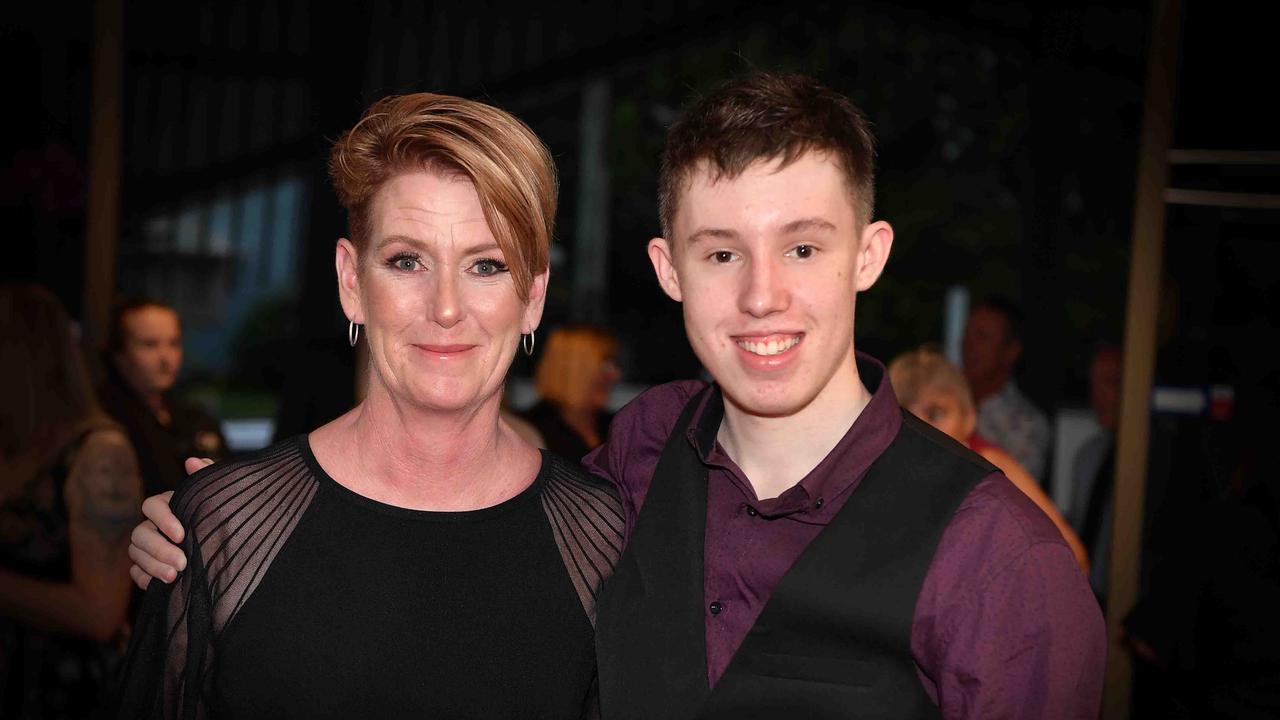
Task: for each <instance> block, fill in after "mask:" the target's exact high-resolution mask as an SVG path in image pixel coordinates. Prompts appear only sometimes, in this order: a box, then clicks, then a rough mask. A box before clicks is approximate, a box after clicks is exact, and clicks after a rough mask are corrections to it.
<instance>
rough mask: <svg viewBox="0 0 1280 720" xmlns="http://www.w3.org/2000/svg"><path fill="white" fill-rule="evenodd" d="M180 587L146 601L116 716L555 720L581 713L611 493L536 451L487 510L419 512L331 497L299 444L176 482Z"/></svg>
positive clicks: (618, 528)
mask: <svg viewBox="0 0 1280 720" xmlns="http://www.w3.org/2000/svg"><path fill="white" fill-rule="evenodd" d="M172 507H173V508H174V511H175V513H176V514H177V515H178V517H179V518H180V519H181V520H182V521H183V524H184V526H185V527H186V528H187V529H188V532H187V539H186V540H185V541H184V543H183V547H184V550H185V551H186V553H187V556H188V558H189V560H188V568H187V570H186V571H185V572H184V573H183V574H182V575H181V576H180V578H179V580H178V582H176V583H174V584H173V585H172V586H170V585H164V584H162V583H158V582H153V583H152V584H151V587H150V589H149V590H148V591H147V596H146V599H145V602H144V606H143V609H142V613H141V614H140V617H139V621H138V628H137V630H136V631H135V635H134V641H133V647H131V649H130V656H129V659H128V667H127V670H126V678H125V692H124V696H123V698H122V707H121V709H120V715H121V717H139V716H143V717H237V718H239V717H264V718H265V717H272V718H278V717H334V718H339V717H343V718H346V717H379V718H383V717H386V718H392V717H419V718H421V717H441V718H445V717H448V718H455V717H457V718H464V717H475V718H517V717H519V718H574V717H582V716H586V715H591V714H593V713H594V711H595V652H594V630H593V626H594V619H595V618H594V613H595V595H596V591H597V590H598V588H599V586H600V583H601V581H602V580H603V579H604V578H605V577H607V576H608V575H609V574H610V573H611V572H612V570H613V565H614V563H615V562H616V561H617V558H618V555H619V554H620V552H621V545H622V532H623V516H622V509H621V505H620V503H619V501H618V497H617V494H616V492H615V491H614V490H613V488H612V487H611V486H609V485H607V484H605V483H604V482H602V481H600V480H597V479H595V478H593V477H592V476H590V475H587V474H586V473H585V472H584V471H583V470H582V469H581V468H580V467H578V466H577V464H575V463H569V462H567V461H565V460H562V459H560V458H558V457H556V456H555V455H552V454H550V453H545V452H544V453H543V457H542V468H541V470H540V471H539V473H538V476H537V478H536V479H535V480H534V482H533V484H532V485H531V486H530V487H529V488H528V489H526V490H525V491H523V492H521V493H520V494H519V495H517V496H516V497H514V498H511V499H510V500H507V501H505V502H503V503H500V504H499V505H496V506H494V507H491V508H486V509H483V510H476V511H471V512H425V511H416V510H407V509H404V508H397V507H393V506H390V505H385V504H382V503H379V502H376V501H374V500H370V499H368V498H365V497H363V496H361V495H358V494H356V493H354V492H352V491H350V490H348V489H346V488H345V487H343V486H342V485H339V484H338V483H337V482H335V481H334V480H333V479H331V478H330V477H329V476H328V475H326V474H325V472H324V471H323V470H322V469H321V468H320V466H319V464H318V463H317V462H316V461H315V457H314V456H313V455H312V454H311V450H310V447H309V445H308V443H307V440H306V437H305V436H301V437H298V438H294V439H292V440H288V441H285V442H283V443H281V444H279V445H276V446H274V447H272V448H269V449H267V450H265V451H262V452H261V453H258V454H255V455H253V456H251V457H249V458H246V459H243V460H239V461H235V462H229V463H223V464H219V465H215V466H213V467H210V468H208V469H207V470H204V471H202V472H200V473H197V474H196V475H193V476H192V478H191V479H190V481H189V482H187V483H185V484H184V485H183V486H182V487H181V488H180V489H179V490H178V492H177V493H176V494H175V495H174V498H173V501H172Z"/></svg>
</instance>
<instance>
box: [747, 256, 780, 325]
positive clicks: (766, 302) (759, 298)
mask: <svg viewBox="0 0 1280 720" xmlns="http://www.w3.org/2000/svg"><path fill="white" fill-rule="evenodd" d="M786 282H787V281H786V278H785V276H784V275H783V273H781V272H780V269H779V268H777V267H775V266H774V264H773V263H770V262H761V261H750V262H749V264H748V266H747V268H746V275H745V277H744V278H743V283H742V290H741V292H740V293H739V294H738V309H739V310H741V311H742V312H744V313H747V314H749V315H754V316H756V317H764V316H766V315H771V314H773V313H775V312H780V311H782V310H786V309H787V305H788V303H789V302H790V298H791V290H790V288H789V287H787V284H786Z"/></svg>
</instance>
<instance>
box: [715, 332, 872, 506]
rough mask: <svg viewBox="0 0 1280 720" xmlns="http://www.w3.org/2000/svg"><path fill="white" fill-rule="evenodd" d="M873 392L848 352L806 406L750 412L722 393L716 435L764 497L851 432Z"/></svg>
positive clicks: (798, 476) (779, 490) (785, 487)
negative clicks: (775, 413) (783, 412)
mask: <svg viewBox="0 0 1280 720" xmlns="http://www.w3.org/2000/svg"><path fill="white" fill-rule="evenodd" d="M870 401H871V392H870V391H868V390H867V388H866V387H865V386H864V385H863V384H862V379H861V378H860V377H859V376H858V368H857V364H856V362H853V360H852V356H851V358H850V362H849V363H847V365H842V366H841V368H840V369H839V370H838V371H837V372H836V374H835V375H834V376H832V378H831V382H829V383H828V384H827V385H826V387H824V388H823V389H822V390H821V391H820V392H819V393H818V395H817V396H816V397H815V398H814V399H813V401H812V402H810V403H809V404H808V405H806V406H805V407H803V408H801V409H800V410H799V411H797V412H795V413H793V414H791V415H787V416H783V417H762V416H759V415H752V414H751V413H749V412H746V411H745V410H743V409H742V408H740V407H738V406H736V405H734V403H733V401H732V399H731V398H729V397H727V396H726V397H725V408H724V421H723V422H722V423H721V425H720V432H719V434H718V436H717V439H718V440H719V441H720V444H721V445H722V446H723V447H724V449H725V452H726V453H728V455H729V457H730V458H732V459H733V461H734V462H735V463H737V465H738V467H739V468H741V469H742V472H743V474H745V475H746V477H747V480H748V481H749V482H750V483H751V486H752V488H753V489H754V490H755V492H756V497H758V498H760V499H762V500H764V499H768V498H774V497H777V496H779V495H781V494H782V493H783V492H786V491H787V490H789V489H790V488H791V487H793V486H794V485H796V483H798V482H800V481H801V480H802V479H804V477H805V476H806V475H808V474H809V472H810V471H812V470H813V469H814V468H815V467H817V466H818V464H819V463H821V462H822V460H823V459H824V458H826V457H827V455H829V454H830V453H831V451H832V450H833V449H835V447H836V445H838V444H839V443H840V440H841V439H843V438H844V436H845V435H846V434H847V433H848V432H849V428H850V427H852V426H853V423H854V421H855V420H857V419H858V416H859V415H861V414H862V410H863V409H864V408H866V406H867V403H869V402H870Z"/></svg>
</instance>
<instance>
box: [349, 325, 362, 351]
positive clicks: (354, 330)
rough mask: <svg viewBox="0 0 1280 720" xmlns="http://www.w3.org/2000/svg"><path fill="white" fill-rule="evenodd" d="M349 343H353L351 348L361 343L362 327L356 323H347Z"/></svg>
mask: <svg viewBox="0 0 1280 720" xmlns="http://www.w3.org/2000/svg"><path fill="white" fill-rule="evenodd" d="M347 342H349V343H351V347H355V346H356V343H357V342H360V326H359V325H357V324H355V323H354V322H348V323H347Z"/></svg>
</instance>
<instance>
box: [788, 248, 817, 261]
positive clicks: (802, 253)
mask: <svg viewBox="0 0 1280 720" xmlns="http://www.w3.org/2000/svg"><path fill="white" fill-rule="evenodd" d="M791 252H792V254H794V255H795V256H796V257H798V258H800V259H801V260H803V259H805V258H810V257H813V254H814V253H815V252H817V250H816V249H815V248H814V247H813V246H812V245H797V246H795V247H794V248H792V249H791Z"/></svg>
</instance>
